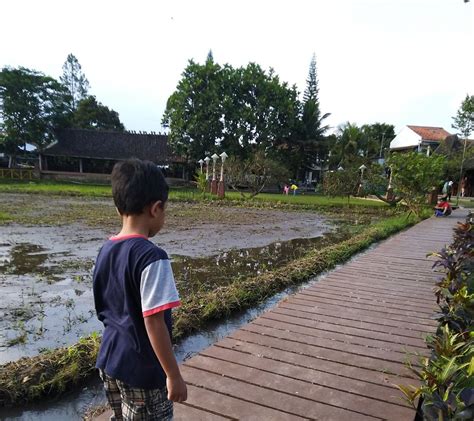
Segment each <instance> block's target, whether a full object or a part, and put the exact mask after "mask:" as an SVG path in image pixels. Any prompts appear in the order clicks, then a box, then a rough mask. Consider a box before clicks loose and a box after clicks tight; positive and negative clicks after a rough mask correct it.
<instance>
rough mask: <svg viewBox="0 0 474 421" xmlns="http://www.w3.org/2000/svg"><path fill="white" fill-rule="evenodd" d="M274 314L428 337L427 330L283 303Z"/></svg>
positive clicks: (403, 335)
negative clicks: (382, 323) (301, 309)
mask: <svg viewBox="0 0 474 421" xmlns="http://www.w3.org/2000/svg"><path fill="white" fill-rule="evenodd" d="M273 313H278V314H286V315H290V316H293V317H298V318H301V319H305V320H312V321H317V322H326V323H330V324H333V325H334V326H336V327H337V328H340V327H345V326H347V327H349V328H358V329H363V330H365V331H369V332H371V331H373V332H376V333H387V334H390V335H391V334H393V335H398V336H401V337H407V338H415V339H419V338H422V337H423V336H424V335H426V331H425V330H423V331H419V330H412V329H407V328H406V327H401V326H399V325H395V326H389V325H387V324H385V325H381V324H376V323H371V322H364V321H360V320H352V319H348V318H344V319H341V318H340V317H338V315H337V314H331V315H326V314H322V313H321V312H319V313H309V312H305V313H303V312H301V311H298V310H295V309H293V308H291V306H287V305H284V304H283V303H282V304H280V305H279V306H278V307H277V308H275V309H274V310H273Z"/></svg>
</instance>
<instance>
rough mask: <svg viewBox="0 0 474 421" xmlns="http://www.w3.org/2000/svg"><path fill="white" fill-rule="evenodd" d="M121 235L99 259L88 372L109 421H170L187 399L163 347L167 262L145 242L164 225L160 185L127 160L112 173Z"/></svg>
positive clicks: (158, 178)
mask: <svg viewBox="0 0 474 421" xmlns="http://www.w3.org/2000/svg"><path fill="white" fill-rule="evenodd" d="M112 195H113V198H114V203H115V206H116V208H117V210H118V212H119V213H120V215H121V218H122V230H121V231H120V233H119V234H118V235H116V236H114V237H112V238H110V239H109V241H107V242H106V243H105V244H104V245H103V246H102V248H101V250H100V251H99V255H98V256H97V261H96V265H95V270H94V276H93V291H94V301H95V308H96V311H97V316H98V318H99V320H100V321H101V322H102V323H103V324H104V333H103V336H102V343H101V346H100V350H99V354H98V357H97V363H96V367H97V368H98V369H99V374H100V377H101V379H102V380H103V382H104V388H105V393H106V396H107V400H108V401H109V404H110V406H111V408H112V410H113V413H114V417H113V418H112V419H116V420H122V419H124V420H172V419H173V402H182V401H185V400H186V398H187V388H186V383H185V382H184V380H183V378H182V377H181V373H180V371H179V367H178V364H177V362H176V358H175V356H174V353H173V348H172V345H171V308H173V307H176V306H178V305H179V304H180V301H179V296H178V292H177V290H176V286H175V282H174V277H173V272H172V270H171V264H170V260H169V258H168V255H167V254H166V252H165V251H164V250H162V249H161V248H159V247H157V246H156V245H155V244H153V243H152V242H151V241H149V238H150V237H153V236H154V235H156V234H157V233H158V232H159V231H160V230H161V228H162V227H163V224H164V219H165V204H166V201H167V200H168V185H167V184H166V181H165V178H164V177H163V174H162V173H161V171H160V170H159V168H157V167H156V166H155V165H154V164H153V163H151V162H148V161H139V160H138V159H131V160H127V161H122V162H119V163H117V164H116V165H115V166H114V168H113V171H112Z"/></svg>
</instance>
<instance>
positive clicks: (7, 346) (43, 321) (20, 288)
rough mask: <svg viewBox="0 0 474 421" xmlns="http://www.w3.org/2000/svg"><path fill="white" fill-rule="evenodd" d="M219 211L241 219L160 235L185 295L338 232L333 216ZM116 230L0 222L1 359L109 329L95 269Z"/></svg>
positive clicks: (293, 253) (273, 263)
mask: <svg viewBox="0 0 474 421" xmlns="http://www.w3.org/2000/svg"><path fill="white" fill-rule="evenodd" d="M60 205H61V206H64V203H61V204H60ZM219 211H220V212H222V214H223V215H225V217H226V218H227V219H229V218H230V219H233V220H235V225H227V226H226V227H223V226H222V225H220V224H214V226H213V228H214V229H213V230H211V229H210V228H211V226H210V225H209V222H206V223H205V224H204V225H205V226H206V232H207V233H208V234H207V235H206V236H204V235H203V227H202V226H199V227H197V226H194V227H192V225H191V228H189V227H184V228H180V229H177V230H176V232H174V233H173V232H172V231H171V230H168V231H166V230H165V232H164V233H163V235H161V234H160V235H159V236H157V237H156V238H155V239H153V241H155V242H157V243H159V244H160V245H161V246H163V247H164V248H165V249H166V250H167V251H168V252H169V253H170V255H171V257H172V261H173V266H174V272H175V275H176V278H177V285H178V288H179V290H180V293H181V295H182V296H185V295H186V294H188V293H190V292H194V291H197V290H202V289H209V288H213V287H215V286H216V285H225V284H226V283H228V282H229V281H230V280H231V279H235V277H236V276H246V275H248V274H258V273H261V272H263V271H266V270H270V269H272V268H274V267H275V266H278V265H280V264H282V263H284V262H286V261H288V260H290V259H292V258H295V257H297V256H298V255H301V253H303V252H304V250H305V249H306V248H307V247H309V246H312V247H314V246H317V245H318V244H321V245H322V244H323V243H324V241H327V240H328V239H329V237H328V236H323V234H325V233H328V232H330V231H331V230H333V224H332V223H331V222H329V221H327V220H326V219H324V218H323V217H321V216H320V215H316V214H312V213H299V212H280V211H273V210H272V211H269V212H267V211H265V210H254V209H252V210H250V211H249V210H245V209H244V210H240V209H237V210H234V209H228V208H224V209H220V210H219ZM233 212H238V213H233ZM244 214H245V215H244ZM237 216H238V217H240V218H243V219H238V217H237ZM180 217H182V216H180ZM284 221H293V222H292V223H291V224H286V223H285V222H284ZM295 221H296V222H295ZM297 222H299V223H300V226H299V227H296V225H297ZM272 223H273V224H274V225H273V228H271V224H272ZM183 225H184V224H183ZM239 231H240V237H239V236H238V235H237V234H238V232H239ZM209 232H213V234H212V235H209ZM110 234H112V232H110V231H109V230H108V229H99V228H91V227H90V226H85V225H84V224H69V225H67V226H64V225H60V226H36V225H35V226H25V225H24V224H22V225H19V224H14V223H13V224H8V225H0V293H1V296H2V300H1V301H0V364H2V363H5V362H8V361H14V360H16V359H18V358H20V357H23V356H33V355H36V354H38V353H40V352H43V351H44V350H46V349H50V348H56V347H58V346H64V345H70V344H73V343H75V342H76V341H77V339H78V338H79V337H81V336H85V335H88V334H89V333H91V332H93V331H100V330H101V328H102V326H101V324H100V323H99V322H98V321H97V319H96V317H95V313H94V309H93V297H92V291H91V281H92V276H91V275H92V268H93V263H94V258H95V256H96V255H97V251H98V250H99V248H100V246H101V245H102V243H103V241H104V239H105V238H107V237H108V236H109V235H110ZM297 235H300V236H302V237H311V238H301V239H296V238H294V237H295V236H297ZM328 235H330V234H328ZM289 238H291V239H292V240H289V241H284V240H288V239H289ZM236 246H240V247H238V248H236ZM256 246H259V247H256ZM242 247H245V248H242Z"/></svg>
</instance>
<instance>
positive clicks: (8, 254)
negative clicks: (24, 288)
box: [0, 243, 48, 275]
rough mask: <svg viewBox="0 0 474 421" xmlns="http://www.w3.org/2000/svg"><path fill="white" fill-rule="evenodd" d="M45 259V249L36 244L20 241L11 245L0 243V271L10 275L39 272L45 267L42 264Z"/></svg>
mask: <svg viewBox="0 0 474 421" xmlns="http://www.w3.org/2000/svg"><path fill="white" fill-rule="evenodd" d="M47 260H48V253H46V249H45V248H44V247H42V246H39V245H37V244H30V243H20V244H15V245H13V246H11V245H10V244H8V243H3V244H0V273H4V274H11V275H25V274H27V273H41V272H43V271H44V270H45V269H46V268H45V267H44V264H45V263H46V261H47Z"/></svg>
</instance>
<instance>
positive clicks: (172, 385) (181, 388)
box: [166, 375, 188, 402]
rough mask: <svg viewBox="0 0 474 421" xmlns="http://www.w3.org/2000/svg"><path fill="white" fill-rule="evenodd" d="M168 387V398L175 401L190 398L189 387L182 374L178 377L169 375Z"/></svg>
mask: <svg viewBox="0 0 474 421" xmlns="http://www.w3.org/2000/svg"><path fill="white" fill-rule="evenodd" d="M166 387H167V388H168V399H169V400H170V401H173V402H184V401H185V400H186V399H188V388H187V387H186V383H185V382H184V380H183V378H182V377H181V375H178V376H177V377H173V378H171V377H167V378H166Z"/></svg>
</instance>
